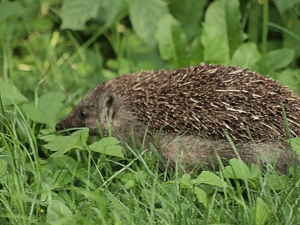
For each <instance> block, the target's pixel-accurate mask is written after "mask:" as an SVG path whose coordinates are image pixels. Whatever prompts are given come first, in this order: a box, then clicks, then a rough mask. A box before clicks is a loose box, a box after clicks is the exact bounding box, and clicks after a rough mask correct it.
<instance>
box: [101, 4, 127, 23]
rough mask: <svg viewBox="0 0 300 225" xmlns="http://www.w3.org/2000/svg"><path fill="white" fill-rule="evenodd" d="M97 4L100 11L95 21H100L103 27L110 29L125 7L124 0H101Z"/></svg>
mask: <svg viewBox="0 0 300 225" xmlns="http://www.w3.org/2000/svg"><path fill="white" fill-rule="evenodd" d="M99 3H100V10H99V14H98V16H97V19H99V20H102V21H103V22H104V26H105V27H110V26H111V25H112V23H113V22H114V21H115V20H116V19H117V17H118V16H119V14H120V13H121V12H122V11H123V10H124V9H126V6H127V4H126V2H125V0H101V1H99ZM112 6H113V7H112Z"/></svg>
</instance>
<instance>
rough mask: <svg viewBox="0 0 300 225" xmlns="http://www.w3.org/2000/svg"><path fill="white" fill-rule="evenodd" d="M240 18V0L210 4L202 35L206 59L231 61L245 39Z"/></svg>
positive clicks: (217, 61) (223, 61)
mask: <svg viewBox="0 0 300 225" xmlns="http://www.w3.org/2000/svg"><path fill="white" fill-rule="evenodd" d="M240 19H241V14H240V11H239V1H238V0H231V1H227V0H217V1H214V2H213V3H211V4H210V5H209V7H208V9H207V11H206V14H205V21H204V23H203V32H202V36H201V40H202V44H203V46H204V59H205V61H208V62H214V63H222V64H228V63H229V61H230V56H231V55H232V54H233V52H234V51H235V50H236V49H237V48H238V46H240V44H241V43H242V41H243V39H244V38H243V36H244V34H243V32H242V30H241V25H240Z"/></svg>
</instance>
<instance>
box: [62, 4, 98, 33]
mask: <svg viewBox="0 0 300 225" xmlns="http://www.w3.org/2000/svg"><path fill="white" fill-rule="evenodd" d="M100 5H101V1H99V0H85V1H82V0H63V4H62V9H61V10H62V25H61V29H72V30H84V29H85V23H86V22H87V21H88V20H90V19H92V18H95V17H96V16H97V14H98V10H99V8H100Z"/></svg>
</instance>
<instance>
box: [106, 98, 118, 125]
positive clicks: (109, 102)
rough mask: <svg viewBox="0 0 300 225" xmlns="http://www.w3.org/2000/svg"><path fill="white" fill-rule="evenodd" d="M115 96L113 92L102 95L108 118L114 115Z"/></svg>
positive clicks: (110, 118)
mask: <svg viewBox="0 0 300 225" xmlns="http://www.w3.org/2000/svg"><path fill="white" fill-rule="evenodd" d="M115 102H116V101H115V96H114V95H113V94H106V95H105V97H104V107H105V108H106V115H107V117H108V119H109V120H112V119H113V118H114V116H115Z"/></svg>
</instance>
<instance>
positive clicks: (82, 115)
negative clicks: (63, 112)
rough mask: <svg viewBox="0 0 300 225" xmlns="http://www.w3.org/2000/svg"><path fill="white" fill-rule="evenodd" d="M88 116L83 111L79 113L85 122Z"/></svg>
mask: <svg viewBox="0 0 300 225" xmlns="http://www.w3.org/2000/svg"><path fill="white" fill-rule="evenodd" d="M86 116H87V115H86V112H85V111H83V110H81V111H80V113H79V117H80V119H82V120H84V119H85V118H86Z"/></svg>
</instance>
